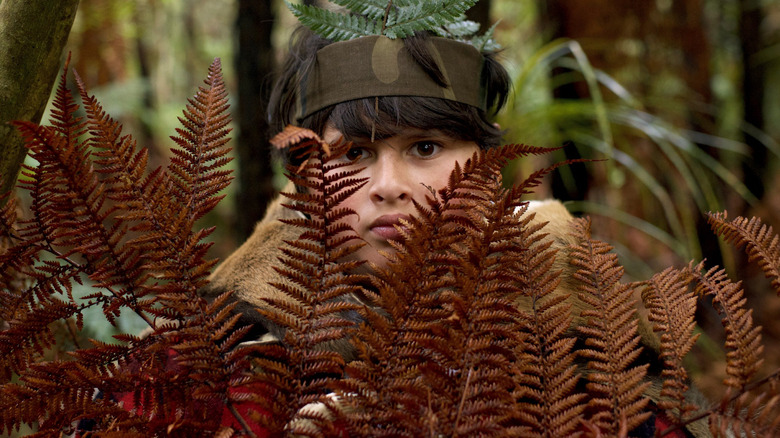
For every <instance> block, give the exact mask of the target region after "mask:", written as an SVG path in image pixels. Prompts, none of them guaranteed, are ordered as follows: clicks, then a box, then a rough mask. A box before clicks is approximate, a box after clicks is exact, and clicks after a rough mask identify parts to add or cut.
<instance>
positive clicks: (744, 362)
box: [0, 62, 780, 437]
mask: <svg viewBox="0 0 780 438" xmlns="http://www.w3.org/2000/svg"><path fill="white" fill-rule="evenodd" d="M64 76H65V75H64V74H63V82H61V84H60V86H59V87H58V89H57V93H56V97H55V101H54V111H53V113H52V114H53V117H52V121H51V126H46V127H43V126H36V125H32V124H27V123H20V124H18V126H19V129H20V131H21V132H22V133H23V135H24V136H25V138H26V140H27V142H28V145H29V148H30V153H31V155H32V156H33V158H35V159H36V160H37V161H38V162H39V163H40V164H39V165H38V166H36V167H27V168H25V171H24V172H25V177H24V179H23V182H22V187H23V188H24V189H26V190H27V191H29V192H30V195H31V199H32V203H31V206H30V215H29V217H23V218H17V207H16V204H15V201H14V200H13V199H9V200H8V202H7V203H6V204H5V206H4V207H3V209H2V211H0V229H1V230H2V236H0V238H2V244H3V246H2V248H3V251H2V253H0V267H1V268H2V269H0V272H2V275H0V281H1V282H2V284H0V286H2V287H1V288H0V320H2V321H0V322H2V323H3V326H2V327H0V329H1V330H2V331H1V332H0V370H1V371H0V379H1V380H0V390H1V391H2V398H0V427H2V428H3V430H4V431H12V430H14V429H16V428H18V427H19V426H20V425H22V424H36V427H37V430H38V431H39V435H40V436H55V435H59V434H61V433H63V432H64V433H70V432H71V431H72V429H73V427H74V424H76V422H78V421H80V420H84V421H87V420H89V422H90V423H91V427H92V430H93V431H94V432H95V433H96V434H102V435H121V436H158V435H159V436H161V435H174V436H220V437H222V436H225V437H228V436H234V435H236V434H237V435H251V434H253V433H258V434H263V433H265V434H272V435H273V436H277V435H288V436H289V435H297V436H300V435H303V436H344V435H349V436H577V435H593V436H628V435H630V434H634V433H640V432H639V428H638V426H640V425H642V426H645V425H646V423H645V420H646V419H647V418H648V417H649V416H650V412H649V406H648V403H647V399H646V398H645V396H644V394H643V393H644V391H645V389H646V387H647V384H646V383H645V381H644V377H645V374H646V371H647V369H648V366H647V365H648V364H647V363H643V362H642V357H640V355H639V354H640V347H639V337H638V336H637V321H636V314H635V313H636V312H635V306H636V303H635V301H634V300H633V298H632V296H631V295H632V293H631V292H632V287H634V286H633V285H630V284H629V285H626V284H621V283H620V280H621V276H622V268H621V267H620V266H619V265H618V263H617V260H616V257H615V256H614V255H613V254H610V249H611V248H610V247H609V246H608V245H606V244H603V243H601V242H598V241H596V240H594V239H592V238H591V237H590V231H589V225H588V223H587V222H586V221H579V222H578V224H577V225H576V227H575V229H574V230H575V234H576V235H577V236H578V238H579V239H580V242H581V243H580V244H578V245H575V246H573V247H572V248H571V255H570V257H571V263H572V265H573V266H574V267H575V268H576V270H577V272H576V273H575V274H574V275H573V277H572V278H573V280H575V281H576V282H577V283H578V286H579V291H580V293H579V295H578V297H569V296H567V295H565V294H563V295H562V294H558V293H555V292H556V291H557V289H556V288H557V286H558V285H559V281H560V279H559V277H558V275H559V273H558V272H556V271H555V268H554V265H553V259H554V257H555V256H556V254H555V251H553V250H551V249H550V248H549V245H550V244H549V242H547V243H546V242H545V241H544V240H543V239H544V234H543V233H544V228H543V227H542V226H541V225H532V222H531V215H530V214H528V213H527V212H526V207H525V205H524V203H523V202H522V201H521V197H522V196H523V195H524V194H525V193H527V192H528V191H529V190H530V189H531V188H533V187H534V186H536V185H537V184H538V183H539V181H540V179H541V177H542V176H543V175H544V174H546V173H547V172H549V171H550V170H551V169H544V170H541V171H539V172H536V173H534V174H532V175H531V176H530V177H529V178H528V179H527V180H526V181H524V182H523V183H521V184H520V185H518V186H516V187H514V188H512V189H504V188H502V187H501V177H500V168H501V166H502V165H503V163H505V162H506V161H507V160H508V159H510V158H513V157H516V156H522V155H527V154H536V153H543V152H545V151H546V150H544V149H541V148H533V147H528V146H522V145H510V146H506V147H503V148H498V149H494V150H490V151H485V152H481V153H479V154H478V155H476V156H475V157H474V158H473V159H472V160H470V161H469V162H467V163H466V164H464V166H463V167H460V166H458V167H456V168H455V170H454V171H453V173H452V175H451V177H450V179H449V183H448V186H447V187H446V188H444V189H443V190H441V191H439V192H437V193H432V194H431V197H430V198H429V199H428V203H427V204H426V205H419V204H418V205H417V215H415V216H414V217H412V218H411V219H410V221H409V222H408V223H405V224H404V226H403V227H401V228H400V231H401V232H402V234H403V235H404V242H400V243H398V244H397V245H396V252H394V253H393V254H388V257H389V258H390V259H391V263H390V264H389V266H387V267H386V268H381V269H377V270H376V271H375V272H374V273H373V274H372V275H368V276H364V275H356V274H354V273H353V272H354V271H355V270H356V268H358V267H359V266H360V264H361V262H359V261H345V256H348V255H349V254H351V253H352V252H354V251H356V250H357V249H358V248H359V247H360V245H361V243H360V242H358V238H357V236H356V235H355V233H354V231H352V230H351V228H350V227H348V226H347V225H345V223H344V219H345V218H346V217H348V216H349V215H351V214H353V212H351V211H350V210H348V209H344V208H342V207H340V205H341V203H342V202H343V201H344V200H345V199H346V198H347V197H349V196H350V195H351V194H352V193H354V192H355V191H357V190H359V189H360V188H361V187H362V184H364V181H363V180H361V179H359V178H357V177H356V176H357V172H358V171H357V170H353V171H345V170H343V169H342V168H341V166H342V164H339V163H341V161H339V160H338V158H339V156H340V155H341V154H343V153H344V152H345V151H346V148H347V145H344V144H340V145H338V146H336V147H334V148H331V146H329V145H326V144H324V143H322V141H321V139H320V138H319V137H318V136H317V135H316V134H314V133H312V132H311V131H306V130H302V129H300V128H289V129H287V130H286V131H285V132H284V133H283V135H282V136H280V137H279V138H277V139H276V141H277V143H278V145H277V146H279V147H289V148H290V149H291V150H292V154H293V155H294V157H293V158H294V159H293V162H295V163H298V164H299V165H298V166H296V167H291V168H290V169H288V171H289V177H290V179H292V181H293V182H294V183H295V184H296V185H297V186H299V187H300V188H302V189H303V190H300V191H298V192H296V193H288V194H287V196H288V198H289V199H290V202H289V205H288V206H289V207H290V208H292V209H294V210H296V211H297V212H299V217H298V218H295V219H287V220H286V223H287V225H288V226H290V227H296V228H298V229H299V230H300V236H299V238H298V239H295V240H291V241H289V242H286V246H285V247H284V248H282V253H283V254H284V256H283V257H282V258H281V260H280V264H279V266H278V270H279V272H280V273H281V274H282V275H283V277H285V278H286V281H284V282H279V283H278V284H276V287H277V288H278V289H279V290H280V291H281V292H282V295H283V296H286V297H287V299H275V300H269V301H268V305H269V307H270V310H263V311H262V312H263V314H264V316H265V317H266V318H268V319H269V320H270V321H273V322H274V323H275V324H278V325H279V326H280V327H283V328H284V329H285V334H284V339H283V341H284V342H283V344H282V345H279V344H274V345H269V344H266V345H254V346H251V347H247V346H245V345H241V344H239V340H240V339H241V338H242V337H243V336H244V335H245V334H246V333H248V330H249V329H250V328H249V327H239V326H238V319H239V318H238V316H234V315H233V312H234V311H235V309H236V305H235V304H228V302H229V301H230V294H229V293H228V294H224V295H222V296H220V297H218V298H216V300H215V301H214V302H212V303H207V302H206V301H205V300H203V299H201V298H199V297H198V296H197V294H196V293H195V292H196V291H197V290H198V289H199V288H201V287H202V286H203V285H204V284H205V282H206V275H207V273H208V271H209V270H210V269H211V267H212V266H213V264H214V262H213V261H210V260H207V258H206V250H207V249H208V244H206V243H203V239H204V238H205V237H206V236H208V234H209V233H210V232H211V230H209V229H206V230H200V231H196V229H195V227H196V221H197V220H198V219H199V218H201V217H202V216H203V215H204V214H205V213H206V212H208V211H209V210H211V209H212V208H213V207H214V205H216V203H217V202H218V201H219V199H220V196H219V194H218V193H219V191H220V190H222V189H223V188H224V187H225V186H226V185H227V184H228V182H229V180H230V175H229V172H228V171H226V170H224V165H225V164H226V163H227V162H228V160H229V159H228V158H227V155H226V154H227V148H226V147H225V143H226V141H227V140H226V134H227V132H228V130H227V123H228V118H227V114H226V112H227V103H226V101H227V99H226V96H225V91H224V85H223V84H222V81H221V76H220V73H219V64H218V62H215V64H213V65H212V67H211V69H210V72H209V77H208V79H207V80H206V86H205V87H203V88H201V89H200V90H199V92H198V93H197V94H196V96H195V97H194V98H193V99H191V100H190V101H189V105H188V106H187V109H186V110H185V112H184V117H183V118H181V119H180V120H181V122H182V125H183V127H182V128H181V129H179V130H178V131H177V132H178V136H177V137H175V138H174V141H175V142H176V143H177V145H178V148H176V149H174V150H173V158H172V161H171V164H170V165H169V166H168V167H167V168H165V169H163V168H160V169H156V170H153V171H151V172H147V169H146V167H147V155H146V152H145V151H144V150H143V149H141V150H138V151H136V145H135V142H134V140H133V139H132V138H131V137H129V136H126V135H122V133H121V126H120V125H119V124H118V123H117V122H116V121H114V120H113V119H111V118H110V117H109V116H108V115H106V114H105V112H104V111H103V108H102V107H101V105H100V104H99V103H98V102H97V101H96V100H95V99H94V97H92V96H90V95H89V94H88V93H87V91H86V87H85V86H84V85H83V84H82V83H81V81H80V80H79V79H77V83H78V87H79V94H80V97H81V101H82V103H83V106H84V110H85V117H84V118H82V117H80V116H78V114H79V112H78V109H79V108H78V105H77V104H76V103H75V101H74V99H73V97H72V96H71V94H70V92H69V91H68V89H67V87H65V85H64ZM710 221H711V223H712V225H713V228H714V229H715V230H716V232H718V233H719V234H721V235H723V236H724V237H725V238H726V239H727V240H728V241H730V242H732V243H734V244H736V245H737V246H746V247H747V251H748V253H749V255H750V260H751V261H752V262H755V263H758V265H759V266H761V267H762V269H763V270H764V272H765V273H766V275H767V276H768V277H769V278H770V280H771V282H772V285H773V287H775V289H777V286H778V278H779V277H778V252H779V251H778V237H777V236H774V235H773V232H772V230H771V228H768V227H765V226H763V225H761V223H760V221H758V220H757V219H753V220H749V221H748V220H745V219H742V218H738V219H735V220H733V221H731V222H726V215H725V214H721V215H712V216H711V217H710ZM702 266H703V265H698V266H696V267H693V266H689V267H688V268H683V269H679V270H675V269H668V270H666V271H664V272H662V273H660V274H658V275H656V276H655V277H653V278H652V279H651V280H650V281H648V282H646V283H643V284H642V285H643V287H644V299H645V301H646V302H647V306H648V308H649V311H650V319H651V321H652V322H654V323H655V329H656V331H657V332H658V333H660V335H661V345H660V352H659V358H660V360H661V362H663V364H664V369H663V371H661V372H662V375H661V377H663V378H664V387H663V390H662V399H661V400H658V401H657V411H656V412H657V413H658V412H660V413H661V414H665V416H664V415H660V414H659V415H660V417H662V419H663V420H670V421H671V424H668V423H663V422H662V423H658V422H656V425H659V424H660V427H662V428H666V430H665V432H664V433H675V432H676V431H679V429H681V428H682V427H685V426H686V425H687V424H689V423H690V422H692V421H694V420H696V419H697V418H701V417H704V416H710V427H711V430H712V432H713V433H714V434H715V435H722V436H729V434H735V433H736V434H740V433H742V434H746V435H751V434H755V435H767V436H769V435H777V434H778V433H779V431H778V429H779V428H780V424H778V423H779V420H777V418H778V417H780V412H779V411H780V408H779V403H778V391H777V380H778V376H779V375H780V371H775V372H774V373H772V374H770V375H769V376H766V377H764V378H761V379H757V374H758V371H759V368H760V366H761V364H762V359H761V352H762V348H763V347H762V346H761V336H760V328H759V327H755V326H754V325H753V322H752V318H751V313H750V311H749V310H747V309H746V303H745V301H744V298H743V296H742V291H741V289H740V284H739V283H734V282H732V281H731V280H729V279H728V278H726V276H725V273H724V272H723V271H722V270H718V269H716V268H714V269H711V270H709V271H707V272H703V268H702ZM691 284H695V287H696V289H695V291H696V292H698V293H699V294H702V295H710V296H712V297H713V301H714V303H715V305H716V307H717V308H718V310H719V311H721V313H722V315H723V323H724V326H725V328H726V338H727V340H726V348H727V350H728V352H727V358H728V364H727V366H728V368H727V371H728V374H729V377H728V379H727V381H726V383H727V385H728V386H729V387H730V390H729V391H730V392H728V393H727V394H726V395H724V397H723V398H722V400H721V403H720V404H719V405H718V406H715V407H710V408H708V409H705V410H704V412H702V413H699V414H694V413H693V412H692V411H693V409H694V406H693V405H692V404H691V403H690V400H689V398H688V397H687V395H686V389H688V381H687V374H686V372H685V370H684V368H683V367H682V361H683V358H684V357H685V355H686V354H687V353H688V351H689V350H690V349H691V346H692V345H693V343H694V342H695V340H696V336H694V334H693V319H692V315H693V309H694V306H695V299H694V296H693V294H692V293H691V291H690V290H689V288H690V285H691ZM75 287H89V288H91V289H92V293H90V294H88V295H86V296H79V294H77V293H75V291H74V289H75ZM356 296H361V297H363V301H362V302H361V301H358V300H356V299H354V298H355V297H356ZM520 297H524V299H525V300H528V301H527V302H528V303H530V304H528V306H527V307H524V308H518V305H519V304H518V303H520V302H523V303H524V302H526V301H519V300H518V299H519V298H520ZM573 298H577V299H576V300H575V301H576V302H581V303H585V305H586V307H587V308H586V309H585V310H584V311H582V312H581V313H579V312H578V313H575V314H572V306H571V302H572V301H571V300H572V299H573ZM90 308H99V309H102V311H103V315H104V316H105V317H106V318H107V320H108V321H109V322H111V323H114V322H115V320H116V318H117V316H118V315H119V314H120V313H121V312H122V311H128V310H129V311H132V312H135V313H136V314H137V315H139V316H140V317H141V318H143V319H144V320H145V321H146V322H147V323H148V324H149V326H150V334H149V335H148V336H146V337H143V338H140V337H137V336H133V335H118V336H116V341H117V342H116V343H111V344H108V343H103V342H98V341H92V342H91V343H90V344H91V345H90V346H85V345H81V344H80V342H79V340H78V336H79V333H78V332H79V331H81V329H82V324H83V321H82V318H83V313H84V311H85V310H87V309H90ZM577 309H578V308H577ZM354 314H359V315H360V317H361V318H362V320H360V321H358V322H356V321H355V318H354V317H353V315H354ZM572 321H575V322H577V324H579V323H580V322H579V321H585V323H584V324H582V325H581V326H579V327H578V333H579V338H580V339H579V340H577V339H575V338H572V337H571V334H570V333H569V332H567V330H568V328H569V326H570V325H571V324H572ZM58 325H59V326H62V327H72V328H73V344H74V345H75V350H74V351H72V352H70V353H69V355H68V356H67V357H66V358H62V357H54V359H52V350H55V351H56V353H57V354H59V353H60V351H61V350H60V349H61V348H63V347H62V346H61V345H59V344H58V342H59V341H58V337H57V336H55V333H54V332H53V327H55V326H58ZM576 342H583V343H584V345H585V347H584V348H582V349H580V350H579V351H577V350H576V349H577V346H578V344H576ZM347 343H351V347H350V348H352V349H354V352H355V354H356V356H357V360H355V361H353V362H351V363H348V364H345V363H344V359H343V358H342V356H341V355H339V354H337V353H336V352H334V351H332V349H331V348H332V347H333V345H334V344H340V345H347ZM648 354H652V352H649V353H648ZM577 355H579V356H577ZM579 373H582V374H583V375H582V376H580V375H579ZM579 381H586V384H585V385H584V388H583V387H582V385H579V384H578V382H579ZM580 383H581V382H580ZM96 393H99V394H100V396H99V397H96V396H95V394H96ZM334 393H335V395H334ZM586 399H589V400H587V403H586ZM216 413H219V414H218V415H217V414H216ZM643 430H644V429H643ZM658 432H660V431H658Z"/></svg>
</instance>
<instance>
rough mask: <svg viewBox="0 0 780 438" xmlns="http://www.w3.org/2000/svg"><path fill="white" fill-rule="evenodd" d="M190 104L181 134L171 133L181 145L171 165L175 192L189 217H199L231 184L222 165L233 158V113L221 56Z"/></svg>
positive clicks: (174, 151)
mask: <svg viewBox="0 0 780 438" xmlns="http://www.w3.org/2000/svg"><path fill="white" fill-rule="evenodd" d="M204 83H205V84H206V86H205V87H200V88H199V89H198V92H197V93H196V94H195V96H194V97H192V98H190V99H188V102H189V105H187V109H186V110H185V111H184V117H179V122H181V124H182V126H183V127H182V128H177V129H176V132H177V133H178V134H179V136H176V137H171V138H172V139H173V140H174V141H175V142H176V144H178V145H179V147H180V149H172V150H171V152H173V153H174V156H173V157H172V158H171V164H170V165H169V166H168V170H169V172H170V173H171V174H172V175H174V178H173V182H174V186H175V189H174V191H173V193H174V196H176V198H177V199H178V200H179V204H180V206H181V207H182V208H184V209H185V211H186V212H187V218H188V219H189V220H193V221H195V220H197V219H199V218H200V217H201V216H203V215H204V214H205V213H207V212H209V211H211V209H213V208H214V206H215V205H216V204H217V203H218V202H219V201H220V200H221V199H222V198H223V197H224V195H221V196H220V195H217V194H218V193H219V192H220V191H221V190H222V189H224V188H225V187H227V186H228V184H230V181H231V179H232V177H231V176H230V171H229V170H225V169H220V168H222V167H224V166H225V165H226V164H227V163H229V162H230V161H231V160H232V158H230V157H227V154H228V153H229V152H230V148H228V147H226V146H225V145H226V144H227V142H228V141H229V138H228V137H227V135H228V134H229V133H230V129H229V128H228V127H227V126H228V124H229V123H230V114H229V113H228V111H227V109H228V102H227V91H226V90H225V84H224V82H223V80H222V64H221V62H220V60H219V58H217V59H215V60H214V62H213V63H212V64H211V65H210V66H209V74H208V76H207V77H206V79H205V80H204Z"/></svg>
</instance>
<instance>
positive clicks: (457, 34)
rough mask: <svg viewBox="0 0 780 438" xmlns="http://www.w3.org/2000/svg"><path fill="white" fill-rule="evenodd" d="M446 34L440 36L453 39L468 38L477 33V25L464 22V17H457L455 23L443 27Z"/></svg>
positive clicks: (467, 21) (468, 21)
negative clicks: (457, 19)
mask: <svg viewBox="0 0 780 438" xmlns="http://www.w3.org/2000/svg"><path fill="white" fill-rule="evenodd" d="M443 27H444V30H445V32H446V33H444V35H442V36H451V37H454V38H463V37H470V36H472V35H474V34H475V33H477V32H479V23H477V22H476V21H471V20H466V17H465V16H461V17H459V21H458V22H456V23H450V24H446V25H444V26H443Z"/></svg>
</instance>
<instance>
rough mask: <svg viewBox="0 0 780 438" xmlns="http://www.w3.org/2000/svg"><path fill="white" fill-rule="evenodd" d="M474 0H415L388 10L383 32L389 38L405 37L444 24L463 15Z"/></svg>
mask: <svg viewBox="0 0 780 438" xmlns="http://www.w3.org/2000/svg"><path fill="white" fill-rule="evenodd" d="M476 3H477V1H476V0H433V1H426V2H419V3H418V2H415V3H414V4H411V5H408V6H399V7H397V8H393V9H391V10H390V13H389V14H388V17H387V23H386V25H385V28H384V30H383V34H384V35H386V36H387V37H388V38H390V39H395V38H406V37H408V36H412V35H414V33H415V32H417V31H424V30H428V29H433V28H435V27H442V26H446V25H448V24H450V23H454V22H456V21H457V20H458V19H459V18H461V17H463V15H464V14H465V13H466V11H467V10H468V9H469V8H471V7H472V6H474V5H475V4H476Z"/></svg>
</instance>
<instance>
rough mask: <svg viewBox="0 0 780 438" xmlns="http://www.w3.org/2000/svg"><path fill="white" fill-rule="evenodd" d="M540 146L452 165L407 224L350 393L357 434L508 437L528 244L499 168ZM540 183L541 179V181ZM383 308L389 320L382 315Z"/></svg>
mask: <svg viewBox="0 0 780 438" xmlns="http://www.w3.org/2000/svg"><path fill="white" fill-rule="evenodd" d="M541 152H543V150H542V149H537V148H529V147H526V146H517V145H516V146H508V147H505V148H503V149H497V150H492V151H489V152H485V153H481V154H480V155H479V156H477V157H475V159H473V160H470V161H469V162H468V163H467V164H466V165H465V166H464V168H462V169H461V168H460V167H458V166H456V168H455V170H454V171H453V173H452V175H451V177H450V181H449V184H448V186H447V187H446V188H445V189H443V190H441V191H440V192H439V193H438V196H437V198H430V199H429V205H428V207H427V208H424V207H423V206H421V205H417V208H418V215H417V216H415V217H413V218H412V219H411V220H410V221H409V223H408V224H407V225H408V228H405V229H403V230H402V231H403V233H404V235H405V239H404V243H403V244H399V245H397V252H396V253H395V254H393V255H391V256H390V257H391V264H390V265H389V266H388V267H387V268H386V269H383V270H380V271H379V272H378V273H377V274H376V277H375V278H374V280H375V284H376V287H377V296H376V297H374V301H375V303H376V304H377V307H379V309H381V310H382V312H380V313H378V312H376V311H372V310H371V309H367V311H366V315H365V318H366V320H367V323H366V324H362V325H361V327H360V330H359V332H358V335H357V340H356V345H357V347H358V350H359V351H360V352H361V357H360V360H359V361H356V362H353V363H351V364H349V366H348V367H347V373H348V375H349V378H348V379H346V380H345V381H344V382H343V388H342V391H343V392H344V393H345V394H344V399H345V401H346V403H348V404H349V407H350V409H351V410H353V411H358V412H360V416H356V417H354V418H352V422H351V427H352V430H350V432H351V434H355V435H360V436H397V435H399V434H400V435H411V436H421V435H429V434H437V435H438V434H443V435H445V436H463V435H466V436H471V435H481V436H509V435H512V434H515V433H519V432H521V431H522V430H523V429H519V428H516V427H513V426H512V409H513V405H514V403H513V401H512V399H511V395H512V393H513V392H514V391H513V387H514V386H515V385H514V383H513V381H512V376H513V375H514V374H515V373H516V371H515V366H516V364H517V357H516V351H518V350H519V343H518V342H519V340H520V337H519V336H520V331H519V326H518V325H517V317H518V314H517V311H516V306H515V305H514V301H515V300H516V297H517V295H518V294H519V292H520V283H519V282H518V279H517V272H516V271H515V268H516V267H517V266H518V262H519V257H520V256H521V255H522V254H523V253H524V252H525V250H527V249H528V248H524V247H523V245H522V244H521V243H520V242H519V241H518V240H519V236H520V235H521V234H522V233H523V229H522V227H521V226H520V219H519V214H515V210H516V209H517V207H518V206H519V205H520V204H521V202H520V200H519V197H520V195H521V194H522V193H524V189H525V188H527V186H530V185H531V182H530V181H531V180H529V182H527V183H526V184H525V185H522V186H520V188H518V189H516V190H514V191H511V192H508V191H504V190H502V189H501V188H500V174H499V173H498V172H499V170H500V167H501V164H502V163H503V162H505V160H507V159H509V158H510V157H513V156H516V155H518V154H523V155H525V154H528V153H541ZM533 181H535V180H533ZM385 314H386V315H387V317H386V316H384V315H385Z"/></svg>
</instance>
